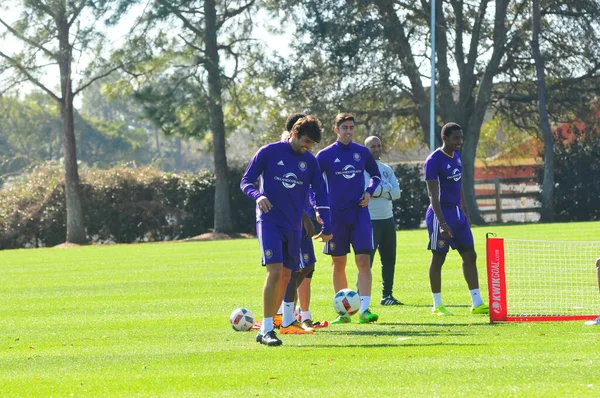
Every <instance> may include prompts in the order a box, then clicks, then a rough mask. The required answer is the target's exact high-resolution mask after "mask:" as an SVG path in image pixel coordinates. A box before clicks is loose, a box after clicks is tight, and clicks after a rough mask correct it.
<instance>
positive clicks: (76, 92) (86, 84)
mask: <svg viewBox="0 0 600 398" xmlns="http://www.w3.org/2000/svg"><path fill="white" fill-rule="evenodd" d="M121 66H122V65H117V66H114V67H112V68H110V69H109V70H107V71H106V72H104V73H101V74H99V75H97V76H94V77H92V78H91V79H90V80H88V82H87V83H85V84H82V85H81V86H80V87H79V88H78V89H77V90H75V91H73V97H75V96H76V95H77V94H79V93H80V92H82V91H83V90H85V89H86V88H87V87H88V86H90V85H91V84H92V83H94V82H95V81H97V80H100V79H102V78H105V77H106V76H108V75H110V74H111V73H113V72H114V71H116V70H117V69H119V68H121Z"/></svg>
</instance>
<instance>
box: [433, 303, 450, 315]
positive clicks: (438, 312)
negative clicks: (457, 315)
mask: <svg viewBox="0 0 600 398" xmlns="http://www.w3.org/2000/svg"><path fill="white" fill-rule="evenodd" d="M431 313H432V314H433V315H439V316H444V315H452V313H451V312H450V311H448V310H447V309H446V307H444V306H443V305H438V306H437V307H435V308H434V309H433V310H432V311H431Z"/></svg>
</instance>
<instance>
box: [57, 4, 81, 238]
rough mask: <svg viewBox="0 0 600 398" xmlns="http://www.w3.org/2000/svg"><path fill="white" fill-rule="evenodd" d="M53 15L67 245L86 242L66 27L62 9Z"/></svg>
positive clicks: (70, 50) (67, 30)
mask: <svg viewBox="0 0 600 398" xmlns="http://www.w3.org/2000/svg"><path fill="white" fill-rule="evenodd" d="M61 11H62V13H60V11H59V12H58V13H57V14H58V17H57V20H56V22H57V25H58V40H59V45H60V61H59V68H60V86H61V94H62V97H61V100H60V116H61V119H62V142H63V149H64V156H65V196H66V201H67V242H71V243H78V244H82V243H86V236H85V227H84V225H83V210H82V207H81V195H80V192H79V172H78V170H77V150H76V144H75V123H74V113H73V87H72V82H71V53H72V46H71V43H69V25H68V22H67V17H66V14H65V12H66V10H61Z"/></svg>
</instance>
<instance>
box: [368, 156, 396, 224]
mask: <svg viewBox="0 0 600 398" xmlns="http://www.w3.org/2000/svg"><path fill="white" fill-rule="evenodd" d="M377 166H378V167H379V173H381V184H379V186H378V187H377V189H376V190H375V192H373V196H372V197H371V201H370V202H369V214H370V215H371V220H386V219H388V218H391V217H393V216H394V213H393V211H392V200H396V199H400V192H401V191H400V186H399V185H398V179H397V178H396V175H395V174H394V170H392V168H391V167H390V166H388V165H387V164H385V163H383V162H382V161H381V160H377ZM364 175H365V189H366V187H368V186H369V182H370V180H371V176H369V173H367V172H366V171H365V172H364Z"/></svg>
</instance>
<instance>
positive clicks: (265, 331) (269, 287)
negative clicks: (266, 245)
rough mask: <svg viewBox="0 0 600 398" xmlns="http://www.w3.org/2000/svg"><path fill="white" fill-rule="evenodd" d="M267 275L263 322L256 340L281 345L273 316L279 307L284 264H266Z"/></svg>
mask: <svg viewBox="0 0 600 398" xmlns="http://www.w3.org/2000/svg"><path fill="white" fill-rule="evenodd" d="M265 267H266V269H267V276H266V279H265V283H264V286H263V323H262V326H261V328H260V332H259V333H258V335H257V336H256V341H257V342H259V343H262V344H265V345H268V346H278V345H281V340H279V339H278V338H277V336H276V335H275V331H274V329H273V316H274V315H275V312H276V311H277V307H279V303H280V302H281V299H280V294H279V291H280V285H281V279H282V274H283V264H282V263H275V264H266V266H265Z"/></svg>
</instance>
